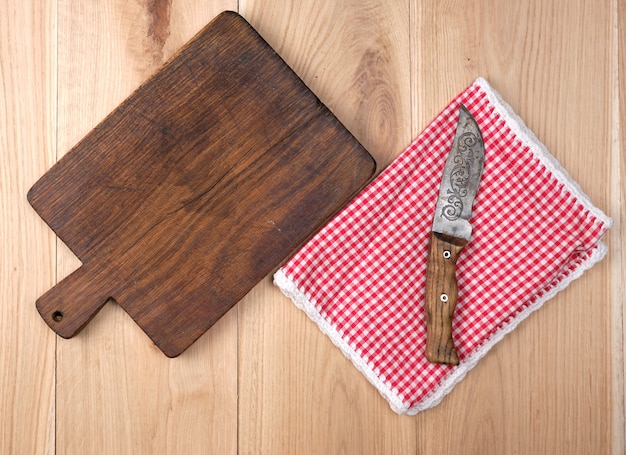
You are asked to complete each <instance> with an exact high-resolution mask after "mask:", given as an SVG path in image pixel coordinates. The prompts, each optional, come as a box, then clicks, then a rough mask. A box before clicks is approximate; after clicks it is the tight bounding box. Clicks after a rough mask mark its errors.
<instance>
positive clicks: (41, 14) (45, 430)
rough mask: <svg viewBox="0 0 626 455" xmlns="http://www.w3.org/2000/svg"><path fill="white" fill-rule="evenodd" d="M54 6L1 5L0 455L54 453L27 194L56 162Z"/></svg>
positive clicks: (46, 337) (44, 250)
mask: <svg viewBox="0 0 626 455" xmlns="http://www.w3.org/2000/svg"><path fill="white" fill-rule="evenodd" d="M55 11H56V1H54V0H52V1H42V2H38V3H37V4H36V5H35V3H33V2H27V3H24V2H22V1H6V0H5V1H2V2H0V61H1V62H2V63H1V64H0V112H2V114H0V163H1V164H0V346H2V349H0V415H2V425H1V426H0V453H7V454H20V453H53V452H54V430H55V428H54V412H55V408H54V382H55V375H54V349H55V337H54V335H53V334H51V333H50V331H49V330H46V328H45V326H43V325H42V324H41V323H40V322H38V321H37V320H36V319H35V318H34V316H35V315H36V311H35V308H34V306H33V301H34V300H33V299H34V298H36V295H37V293H40V292H42V291H43V290H44V289H46V288H47V287H49V286H50V285H51V284H52V283H53V280H54V236H52V235H50V232H49V231H48V229H47V228H46V226H45V224H44V223H43V222H42V221H41V220H40V219H39V218H38V216H37V214H36V213H35V212H34V211H33V210H32V209H31V208H30V207H29V206H28V203H27V202H26V196H25V195H26V191H28V188H29V186H30V185H32V183H33V182H34V181H35V180H36V179H37V177H38V176H39V175H40V174H41V173H42V172H43V171H44V170H45V169H46V168H47V167H48V166H50V164H51V163H52V161H53V160H54V154H55V137H54V132H55V124H56V121H55V112H56V83H55V77H56V54H55V45H56V25H57V24H56V15H55Z"/></svg>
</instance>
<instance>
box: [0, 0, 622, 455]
mask: <svg viewBox="0 0 626 455" xmlns="http://www.w3.org/2000/svg"><path fill="white" fill-rule="evenodd" d="M238 7H239V9H240V12H241V13H242V14H243V15H244V17H246V18H247V19H248V20H250V21H251V22H252V24H253V25H254V26H255V27H256V28H257V29H259V30H260V31H261V32H262V33H263V35H264V36H265V37H266V38H267V39H268V41H269V42H270V44H271V45H272V46H273V47H274V48H276V49H277V50H278V51H279V53H280V55H281V56H282V57H283V58H285V60H286V61H287V62H288V63H289V64H290V65H291V66H292V67H293V68H294V70H295V71H296V72H297V73H298V75H299V76H300V77H301V78H302V79H303V80H304V81H305V82H306V83H307V85H309V87H311V88H312V89H313V91H314V93H316V94H317V95H318V96H319V97H320V99H321V100H322V101H323V102H324V103H325V104H326V105H328V106H329V107H330V108H331V110H332V111H333V112H334V113H335V114H336V115H337V117H338V118H339V119H340V120H341V121H342V122H343V123H344V124H345V125H346V126H347V127H348V129H349V130H350V131H351V132H352V133H353V134H354V135H355V136H356V137H357V138H358V139H359V140H360V141H361V142H362V143H363V144H364V145H365V146H366V148H367V149H368V150H369V151H370V152H371V153H372V154H373V155H374V156H375V157H376V159H377V160H378V161H379V162H380V164H381V166H384V164H386V163H388V162H389V161H391V159H392V158H393V157H394V156H395V155H397V154H398V153H399V152H400V151H401V149H402V148H403V147H404V146H405V145H406V144H407V143H408V142H409V141H410V140H411V139H412V137H413V136H415V135H416V134H417V133H419V131H420V130H421V129H422V128H424V127H425V126H426V125H427V123H428V122H429V121H430V120H431V119H432V117H433V116H434V115H435V114H437V113H438V112H439V111H440V109H441V108H442V107H444V106H445V104H446V103H447V102H449V100H450V99H451V98H452V97H453V96H455V95H456V94H457V93H458V92H459V91H461V90H463V89H464V88H465V87H466V86H467V85H468V84H469V83H470V82H471V81H472V80H473V79H474V77H476V76H478V75H481V76H484V77H486V78H487V79H488V80H489V82H490V83H491V84H492V85H493V86H494V87H495V88H496V89H497V90H498V91H500V93H501V94H502V95H503V96H504V98H505V100H506V101H508V102H509V103H510V104H511V105H512V106H513V107H514V109H515V110H516V111H517V112H518V113H519V114H520V115H521V116H522V118H523V119H524V120H525V121H526V122H527V123H528V125H529V127H530V128H531V129H532V130H533V131H534V132H535V133H536V134H537V136H538V137H539V138H540V139H541V140H542V141H543V142H544V143H546V144H547V146H548V148H549V149H550V151H551V152H552V153H553V154H554V155H556V156H557V158H558V159H559V160H560V161H561V162H562V163H563V164H564V166H565V168H566V169H567V170H568V171H569V172H570V174H571V175H572V177H573V178H574V179H575V180H577V181H578V182H579V183H580V184H581V186H582V188H583V190H585V192H587V193H588V194H589V195H590V196H591V198H592V200H593V201H594V203H596V204H597V205H598V206H600V207H601V208H602V209H604V210H605V211H606V212H607V213H609V214H610V216H611V217H612V218H613V220H614V223H615V224H614V227H613V229H611V231H610V232H609V234H608V235H607V236H606V241H607V244H608V245H609V254H608V256H607V258H606V259H605V260H604V261H603V262H602V263H600V264H598V265H597V266H595V267H594V268H593V269H592V270H590V271H589V272H587V273H586V274H585V275H584V276H583V277H582V278H581V279H579V280H577V281H575V282H574V283H572V285H571V286H570V287H569V288H568V289H567V290H566V291H564V292H562V293H561V294H559V295H558V296H557V297H556V298H554V299H552V300H551V301H549V302H548V303H546V305H545V306H544V308H542V309H541V311H539V312H537V313H535V314H533V315H532V316H530V317H529V318H528V319H527V320H526V321H524V323H523V324H521V325H520V327H518V329H517V330H516V331H515V332H514V333H512V334H511V335H509V336H507V337H506V338H505V339H504V340H503V341H502V342H501V343H499V344H498V345H497V346H496V347H495V348H494V349H493V350H492V351H491V352H490V353H489V354H488V355H487V356H486V357H485V358H484V359H482V360H481V361H480V362H479V364H478V366H477V367H476V368H475V369H474V370H472V371H471V372H470V373H469V374H468V376H467V377H466V378H465V379H464V380H463V381H462V382H461V383H460V384H459V385H458V386H457V387H456V388H455V390H454V391H453V392H452V393H451V394H450V395H449V396H448V397H446V398H445V399H444V400H443V402H442V403H441V404H440V405H439V406H437V407H435V408H433V409H431V410H428V411H425V412H423V413H420V414H419V415H418V416H417V417H401V416H397V415H395V414H393V413H392V412H391V411H390V410H389V407H388V405H387V404H386V402H385V401H384V400H383V399H382V398H381V397H380V396H379V395H378V393H377V392H376V391H375V390H374V388H373V387H372V386H371V385H370V384H369V383H368V382H367V380H365V379H364V377H363V376H362V375H361V374H360V373H359V372H358V371H356V370H355V368H354V367H353V366H352V364H350V362H349V361H347V360H345V358H344V357H343V355H342V354H341V353H340V352H339V350H338V349H336V348H335V347H334V346H333V345H332V344H331V343H330V342H329V341H328V340H327V339H326V337H325V336H323V335H322V334H320V333H319V330H318V329H317V327H316V326H315V325H314V324H313V323H311V322H310V321H309V320H308V318H307V317H306V316H305V315H304V314H303V313H302V312H300V311H299V310H297V309H296V308H295V307H294V306H293V305H292V304H291V303H290V302H289V301H288V300H287V299H286V298H284V297H283V296H282V294H280V293H279V292H278V291H277V290H276V289H275V287H274V286H273V285H272V284H271V280H270V278H269V277H267V278H265V279H264V280H263V281H262V282H261V283H260V284H259V285H258V286H256V287H255V288H254V289H253V290H252V291H251V292H250V293H249V294H248V295H247V296H246V297H245V298H244V300H243V301H242V302H241V303H240V304H239V305H238V306H237V307H236V309H234V310H233V311H231V312H229V313H228V314H227V315H226V316H225V317H224V318H222V320H220V322H218V323H217V324H216V325H215V326H214V327H213V328H212V329H211V330H210V331H209V333H207V334H206V336H204V337H202V338H200V339H199V340H198V342H197V343H196V344H194V345H193V346H192V347H191V348H190V349H189V350H188V351H187V352H186V353H185V355H184V356H182V357H179V358H176V359H173V360H172V359H167V358H165V357H164V356H163V355H162V354H161V353H160V352H159V351H158V350H157V349H155V347H154V346H153V345H152V343H151V342H150V341H149V340H148V339H147V337H146V336H145V335H144V334H143V333H142V332H141V330H140V329H138V328H137V326H136V325H135V323H134V322H133V321H132V320H131V319H130V318H129V317H128V315H127V314H126V313H125V312H124V311H123V310H121V308H119V307H118V306H117V305H115V304H107V305H105V307H104V309H103V310H102V311H101V312H100V314H99V315H98V316H97V317H96V318H95V319H94V320H93V321H92V322H91V323H90V325H89V326H88V327H87V328H86V329H85V330H84V331H83V332H81V334H80V335H79V336H78V337H77V338H75V339H73V340H69V341H65V340H59V341H58V342H56V343H55V341H54V336H53V335H52V332H51V331H50V330H49V329H48V328H47V327H46V326H45V325H44V324H43V323H41V321H40V320H39V316H38V315H37V312H36V310H35V308H34V307H33V305H32V302H33V300H34V298H35V297H36V296H37V295H39V294H41V293H42V292H43V291H44V290H45V289H47V288H49V287H50V286H51V285H52V284H54V282H55V280H60V279H62V278H63V277H65V276H67V275H68V274H69V273H71V272H72V271H73V270H74V269H76V268H77V267H78V265H79V264H80V263H79V261H78V260H77V259H76V258H75V257H74V256H73V255H72V254H71V253H70V252H69V251H68V250H67V248H66V247H65V246H64V245H63V244H62V243H60V242H59V243H58V244H57V245H56V246H55V241H54V238H53V237H52V236H51V235H50V233H49V231H48V230H47V228H46V227H45V225H44V224H43V222H41V221H40V220H39V218H38V217H37V216H36V214H35V213H34V211H32V210H31V209H30V208H29V207H28V205H27V203H26V200H25V195H26V191H27V189H28V188H29V187H30V185H32V183H34V181H35V180H36V178H37V177H39V176H40V175H41V174H42V173H43V172H44V171H45V170H46V169H48V168H49V167H50V165H51V164H52V163H53V161H54V160H55V154H56V152H57V150H58V155H59V156H60V155H62V154H63V153H64V152H65V151H67V150H69V149H70V148H71V147H72V146H73V145H74V144H75V143H76V142H77V141H78V140H79V139H80V138H81V137H83V136H84V135H85V134H86V133H87V132H89V131H90V130H91V129H92V128H93V127H94V126H95V125H96V124H97V123H98V122H99V121H100V120H101V119H102V118H103V117H104V116H105V115H106V114H108V113H109V112H110V111H111V110H112V109H114V108H115V107H116V106H117V105H118V104H119V103H120V102H121V101H122V100H123V99H125V98H126V97H127V96H128V95H129V94H130V93H131V92H132V91H133V90H134V89H136V88H137V87H138V86H139V85H140V84H141V83H142V82H143V81H144V80H145V79H146V78H147V77H148V76H149V75H150V74H152V72H153V71H154V70H156V69H157V68H158V66H159V65H160V64H161V63H163V62H164V61H165V60H166V59H167V58H168V57H169V56H171V55H172V53H173V52H175V51H176V50H177V49H179V48H180V46H182V45H183V44H184V43H185V42H186V41H187V40H188V39H189V38H191V36H193V35H194V34H195V33H196V32H197V31H198V30H200V29H201V28H202V27H203V26H204V25H205V24H206V23H208V22H209V20H210V19H211V18H213V17H214V16H215V15H216V14H218V13H219V12H220V11H222V10H224V9H232V10H236V9H237V8H238ZM0 13H1V14H0V53H1V56H2V58H1V60H0V62H1V63H0V82H1V83H2V84H1V85H0V87H2V88H0V107H1V108H2V109H1V110H0V156H1V159H2V165H1V167H0V229H1V232H2V234H1V235H0V248H1V249H0V261H1V262H0V264H1V265H0V285H1V286H0V316H2V317H1V318H0V341H1V342H2V346H3V349H2V350H1V351H0V373H1V374H0V414H1V415H2V418H3V425H2V427H1V429H0V452H1V453H15V454H22V453H55V452H58V453H69V454H72V453H80V454H89V453H120V454H124V453H129V454H130V453H133V454H135V453H324V454H325V453H345V454H349V453H355V454H356V453H359V454H366V453H394V454H416V453H420V454H422V453H424V454H429V453H450V454H510V453H519V454H535V453H567V454H589V453H594V454H595V453H602V454H605V453H616V454H617V453H624V434H625V431H624V411H623V409H624V380H623V377H624V363H623V349H624V334H623V327H624V311H623V295H624V294H623V290H624V284H623V283H624V282H626V271H625V269H624V264H626V257H625V256H624V245H623V240H622V239H623V238H624V222H623V219H624V211H625V209H624V201H625V200H626V186H625V185H624V182H625V181H626V179H625V177H624V172H625V171H626V147H625V145H624V144H626V133H624V131H625V129H624V125H626V108H625V106H626V83H625V82H624V81H626V76H625V74H626V63H625V60H626V58H625V55H626V53H625V52H624V49H626V25H625V24H626V22H625V21H624V18H626V2H625V1H624V0H609V1H607V2H597V1H594V0H556V1H555V0H528V1H524V2H510V1H507V0H480V1H479V0H469V1H464V2H461V1H457V0H453V1H444V2H435V1H427V0H404V1H400V0H393V1H387V2H383V1H376V0H365V1H356V0H355V1H353V0H345V1H341V2H315V1H313V0H303V1H297V2H296V1H291V0H288V1H273V0H240V1H239V2H237V1H234V0H224V1H212V2H206V1H201V0H171V1H160V2H156V1H148V0H131V1H127V0H111V1H104V0H98V1H91V2H85V1H79V0H58V1H51V0H46V1H44V2H35V1H33V0H27V1H20V2H17V1H15V0H0ZM168 19H169V28H168V27H166V26H165V24H167V23H168ZM57 86H58V89H57ZM611 140H613V142H611ZM55 258H56V260H55ZM55 277H56V278H55ZM55 352H56V358H55ZM55 372H56V373H55ZM55 376H56V381H55ZM442 430H443V431H445V433H446V434H447V437H446V438H445V439H444V438H441V437H440V435H441V432H442Z"/></svg>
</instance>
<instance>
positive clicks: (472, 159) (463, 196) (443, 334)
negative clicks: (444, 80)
mask: <svg viewBox="0 0 626 455" xmlns="http://www.w3.org/2000/svg"><path fill="white" fill-rule="evenodd" d="M484 162H485V145H484V142H483V137H482V134H481V132H480V128H479V127H478V124H477V123H476V120H475V119H474V117H472V114H470V112H469V111H468V110H467V108H466V107H465V106H463V105H462V104H461V105H460V107H459V121H458V124H457V127H456V134H455V136H454V140H453V142H452V148H451V150H450V153H449V154H448V158H447V160H446V164H445V167H444V170H443V177H442V180H441V186H440V187H439V197H438V199H437V207H436V209H435V217H434V220H433V227H432V232H431V234H430V246H429V249H428V262H427V265H426V331H427V335H426V358H427V359H428V360H429V361H430V362H433V363H442V364H448V365H458V364H459V358H458V355H457V353H456V349H455V348H454V342H453V340H452V316H453V314H454V309H455V308H456V303H457V296H458V287H457V281H456V263H457V259H458V258H459V254H460V253H461V250H463V247H465V245H467V243H468V242H469V240H470V237H471V235H472V225H471V224H470V223H469V221H468V220H469V218H470V216H471V214H472V204H473V202H474V197H475V196H476V191H477V190H478V184H479V182H480V178H481V175H482V173H483V165H484Z"/></svg>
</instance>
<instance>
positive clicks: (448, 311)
mask: <svg viewBox="0 0 626 455" xmlns="http://www.w3.org/2000/svg"><path fill="white" fill-rule="evenodd" d="M465 245H467V240H465V239H460V238H455V237H451V236H448V235H445V234H441V233H438V232H431V234H430V243H429V246H428V263H427V265H426V290H425V291H426V327H427V334H428V335H427V339H426V352H425V354H426V358H427V359H428V360H429V361H431V362H434V363H444V364H448V365H458V364H459V357H458V355H457V353H456V349H455V348H454V340H453V339H452V318H453V317H454V310H455V308H456V304H457V300H458V297H459V288H458V285H457V282H456V262H457V261H458V259H459V255H460V254H461V251H463V248H465ZM444 296H445V297H444Z"/></svg>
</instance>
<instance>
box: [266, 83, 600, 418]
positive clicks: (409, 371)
mask: <svg viewBox="0 0 626 455" xmlns="http://www.w3.org/2000/svg"><path fill="white" fill-rule="evenodd" d="M459 103H463V104H464V105H465V106H466V107H467V108H468V109H469V111H470V112H471V113H472V115H473V116H474V118H475V119H476V120H477V122H478V125H479V127H480V129H481V132H482V135H483V138H484V142H485V167H484V173H483V176H482V179H481V182H480V186H479V189H478V194H477V196H476V199H475V201H474V206H473V214H472V218H471V219H470V222H471V224H472V226H473V234H472V238H471V239H470V242H469V243H468V245H467V246H466V247H465V249H464V250H463V251H462V252H461V255H460V257H459V260H458V263H457V280H458V287H459V296H458V304H457V307H456V312H455V316H454V318H453V322H452V326H453V339H454V343H455V346H456V348H457V353H458V355H459V358H460V361H461V363H460V365H459V366H457V367H451V366H447V365H437V364H431V363H429V362H428V361H427V360H426V358H425V356H424V347H425V343H426V321H425V311H424V300H425V294H424V285H425V282H426V260H427V255H428V254H427V253H428V242H429V234H430V231H431V227H432V220H433V215H434V210H435V204H436V202H437V194H438V191H439V185H440V183H441V176H442V172H443V167H444V164H445V161H446V158H447V155H448V152H449V151H450V148H451V145H452V140H453V137H454V134H455V129H456V123H457V120H458V112H459ZM610 223H611V220H610V219H609V218H608V217H607V216H606V215H605V214H604V213H602V212H601V211H600V210H599V209H597V208H596V207H594V206H593V204H592V203H591V201H590V200H589V199H588V197H587V196H586V195H584V194H583V192H582V190H581V189H580V187H579V186H578V185H577V184H576V183H575V182H573V181H572V179H571V178H570V177H569V175H568V174H567V172H566V171H565V170H564V169H563V168H562V167H561V166H560V165H559V164H558V163H557V162H556V160H555V159H554V158H553V157H552V156H551V155H550V154H549V152H548V151H547V150H546V148H545V146H544V145H543V144H542V143H541V142H539V140H538V139H537V138H536V137H535V136H534V135H533V134H532V132H531V131H529V130H528V129H527V128H526V126H525V125H524V123H523V122H522V120H521V119H520V118H519V117H517V115H515V113H514V112H513V110H512V109H511V107H510V106H508V105H507V104H506V103H505V102H504V101H503V100H502V99H501V98H500V96H499V95H498V94H497V93H496V92H495V91H494V90H493V88H491V87H490V86H489V84H488V83H487V81H485V80H484V79H477V80H476V81H475V82H474V84H472V85H471V86H470V87H469V88H467V89H466V90H465V91H463V92H462V93H461V94H460V95H459V96H458V97H456V98H455V99H454V100H453V101H452V102H451V103H450V104H449V105H448V106H447V107H446V108H445V109H444V110H443V112H442V113H441V114H439V116H438V117H437V118H436V119H435V120H434V121H433V122H432V123H431V124H430V125H429V126H428V127H427V128H426V130H424V132H423V133H422V134H420V135H419V136H418V137H417V138H416V139H415V141H414V142H413V143H412V144H411V145H410V146H409V147H408V148H407V149H406V150H405V151H404V152H403V153H402V154H401V155H400V156H399V157H398V158H397V159H396V160H395V161H394V162H393V163H392V164H391V165H390V166H389V167H388V168H387V169H385V170H384V171H383V172H382V173H381V174H380V175H379V176H378V177H377V178H376V179H375V180H374V181H373V182H372V183H371V184H370V185H369V186H368V187H367V188H366V189H365V190H364V191H363V192H362V193H361V194H360V195H359V196H358V197H357V198H356V199H355V200H353V201H352V202H351V203H350V204H349V205H348V206H347V207H345V209H344V210H343V211H342V212H341V213H339V215H337V216H336V217H335V218H334V219H333V220H332V221H331V222H330V223H329V224H328V225H326V226H325V227H324V228H323V229H322V230H321V231H320V232H319V233H318V234H317V235H316V236H315V237H314V238H313V239H312V240H310V241H309V242H308V243H307V244H306V245H305V246H304V248H302V249H301V250H300V251H299V252H298V253H297V254H296V255H295V256H294V257H293V258H292V259H290V260H289V262H288V263H287V264H285V265H284V266H283V267H282V268H281V269H280V270H279V271H278V272H277V273H276V275H275V277H274V281H275V283H276V285H278V286H279V287H280V289H281V290H282V291H283V293H285V294H286V295H287V296H288V297H290V298H291V299H292V300H293V301H294V303H295V304H296V305H297V306H298V307H299V308H301V309H303V310H304V311H306V313H307V314H308V315H309V316H310V317H311V319H313V320H314V321H315V322H316V323H317V324H318V326H319V328H320V329H321V330H322V331H323V332H324V333H325V334H327V335H328V336H329V337H330V339H331V340H332V341H333V342H334V343H335V344H336V345H337V346H338V347H339V348H340V349H341V350H342V351H343V353H344V354H345V355H346V356H347V357H348V358H349V359H350V360H352V362H353V363H354V364H355V366H356V367H357V368H358V369H359V370H360V371H361V372H362V373H363V374H364V375H365V376H366V377H367V378H368V379H369V381H370V382H371V383H372V384H373V385H374V386H375V387H376V388H377V389H378V390H379V391H380V393H381V394H382V395H383V396H384V397H385V398H386V399H387V400H388V401H389V403H390V405H391V407H392V409H393V410H394V411H396V412H398V413H407V414H415V413H417V412H419V411H421V410H423V409H426V408H429V407H432V406H434V405H436V404H437V403H439V402H440V401H441V399H442V398H443V397H444V396H445V395H446V394H447V393H449V392H450V391H451V390H452V388H453V387H454V385H456V384H457V383H458V382H459V381H460V380H461V379H462V378H463V377H464V376H465V374H466V373H467V371H469V370H470V369H471V368H472V367H473V366H474V365H476V363H477V362H478V360H479V359H480V358H481V357H482V356H484V355H485V354H486V353H487V351H489V349H491V347H492V346H493V345H495V344H496V343H497V342H498V341H500V340H501V339H502V337H503V336H504V335H505V334H506V333H508V332H510V331H511V330H513V329H514V328H515V327H516V326H517V324H519V322H521V321H522V320H523V319H524V318H526V317H527V316H528V315H529V314H530V313H531V312H533V311H535V310H537V309H538V308H539V307H541V305H542V304H543V303H544V302H545V301H546V300H548V299H549V298H551V297H552V296H554V295H555V294H556V293H557V292H558V291H559V290H561V289H563V288H565V287H566V286H567V285H568V284H569V283H570V282H571V281H572V280H573V279H575V278H577V277H579V276H580V275H581V274H582V272H583V271H584V270H586V269H588V268H589V267H591V266H592V265H593V264H595V263H596V262H597V261H599V260H600V259H602V257H603V256H604V255H605V253H606V246H605V245H604V244H603V243H602V242H601V241H600V239H601V237H602V235H603V234H604V233H605V232H606V230H607V229H608V228H609V227H610Z"/></svg>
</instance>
